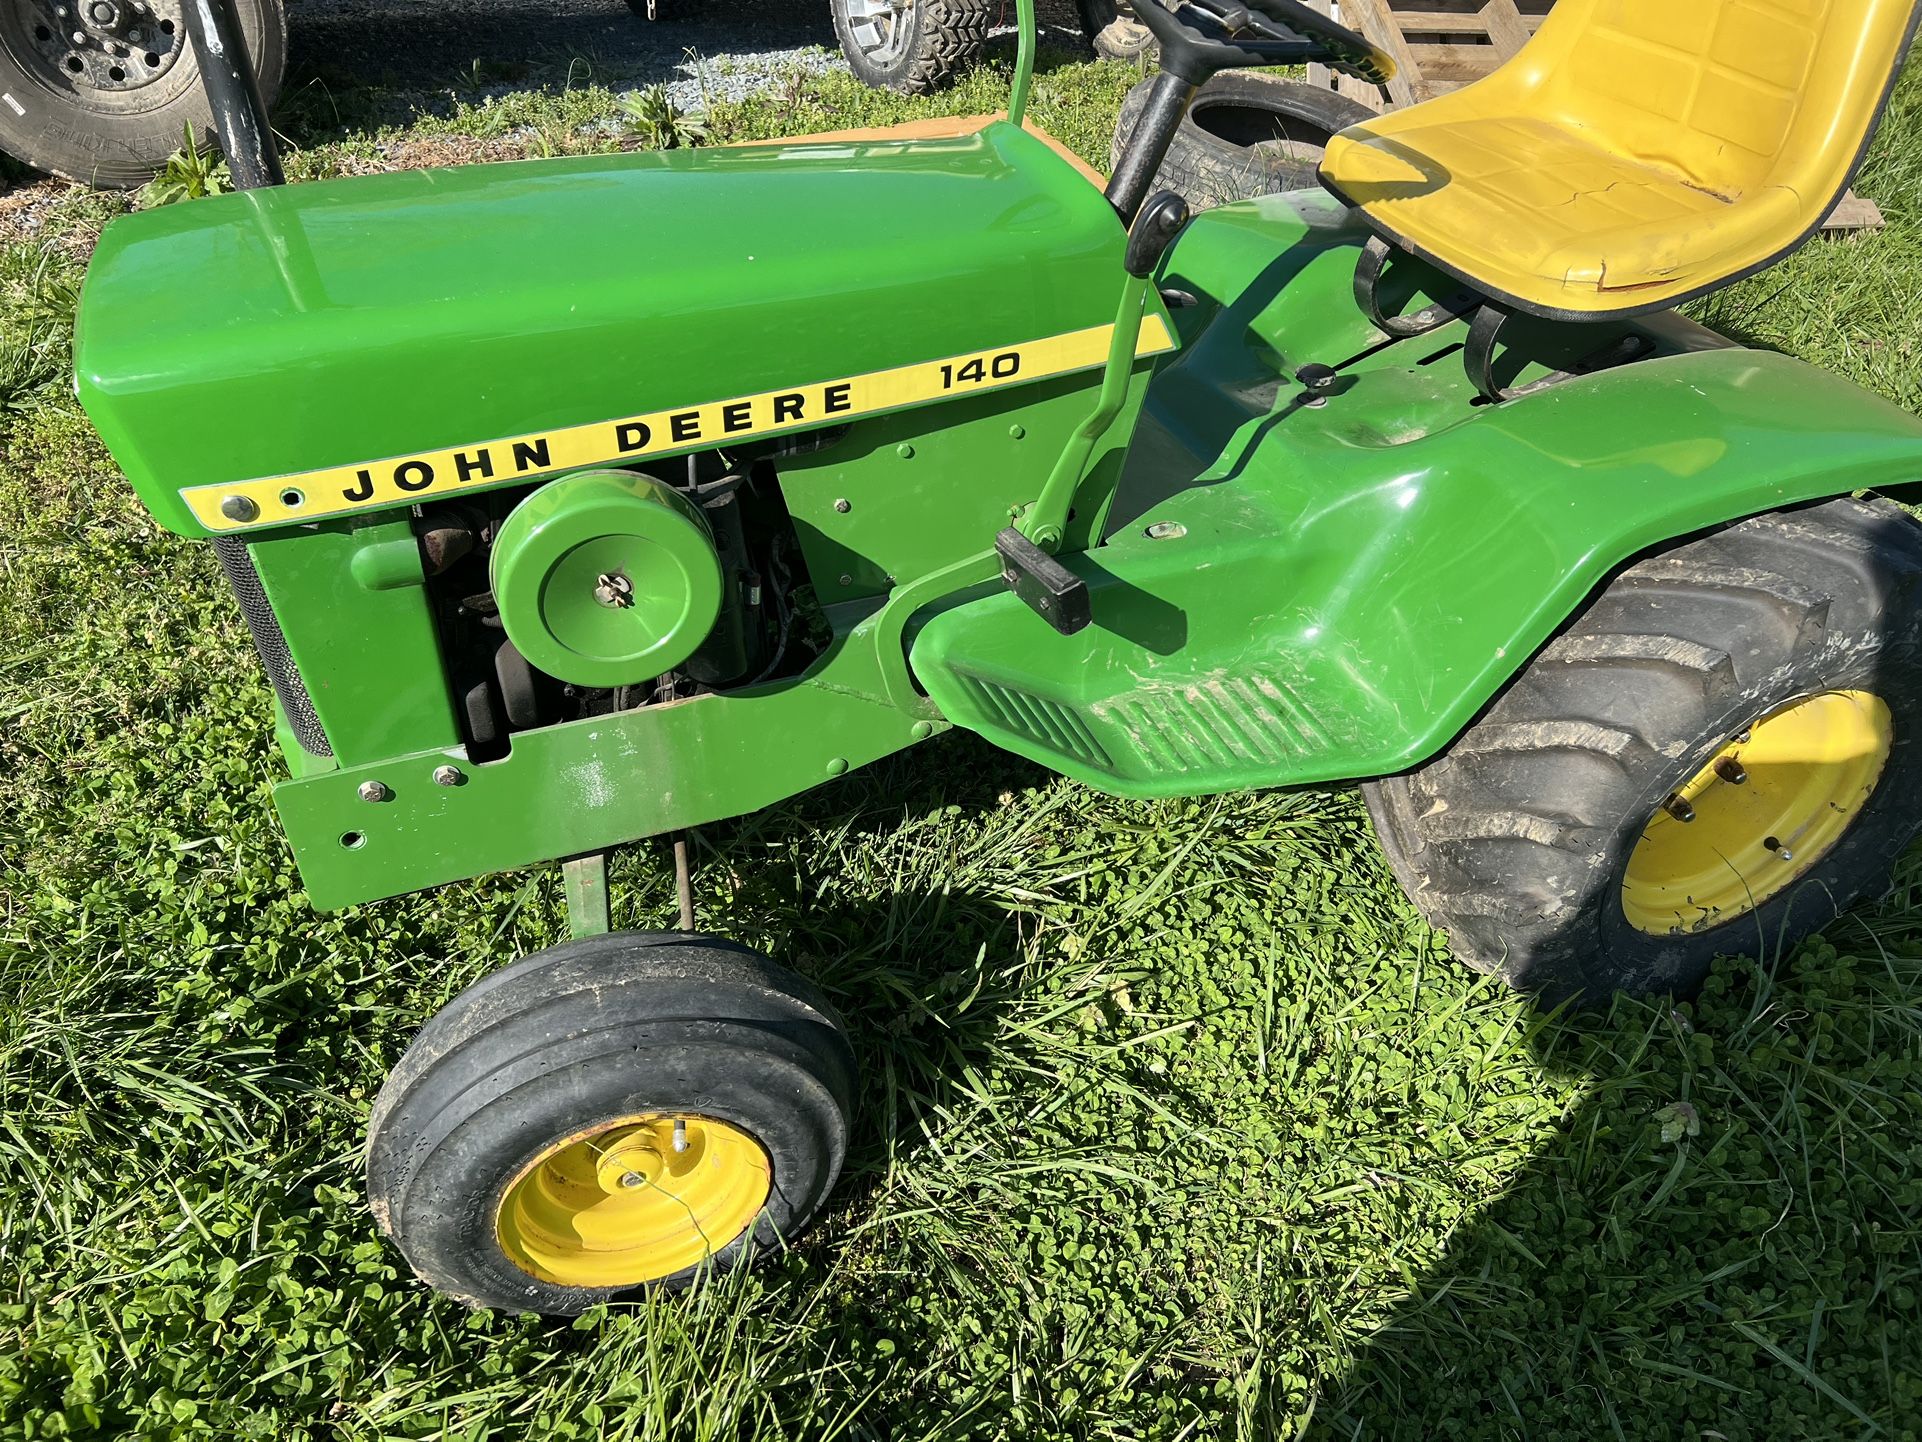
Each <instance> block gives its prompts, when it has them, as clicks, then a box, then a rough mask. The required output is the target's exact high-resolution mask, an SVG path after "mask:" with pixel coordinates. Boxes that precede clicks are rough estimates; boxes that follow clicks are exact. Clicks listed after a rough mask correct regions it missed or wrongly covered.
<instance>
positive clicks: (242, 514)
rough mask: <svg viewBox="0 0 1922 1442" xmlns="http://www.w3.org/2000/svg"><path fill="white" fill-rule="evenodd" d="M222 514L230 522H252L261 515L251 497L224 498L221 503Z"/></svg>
mask: <svg viewBox="0 0 1922 1442" xmlns="http://www.w3.org/2000/svg"><path fill="white" fill-rule="evenodd" d="M220 514H221V515H223V516H225V517H226V518H227V519H228V520H230V521H241V522H246V521H251V520H253V519H254V517H256V516H258V515H259V514H260V507H259V506H257V505H255V504H254V502H253V498H252V497H250V496H224V497H222V498H221V502H220Z"/></svg>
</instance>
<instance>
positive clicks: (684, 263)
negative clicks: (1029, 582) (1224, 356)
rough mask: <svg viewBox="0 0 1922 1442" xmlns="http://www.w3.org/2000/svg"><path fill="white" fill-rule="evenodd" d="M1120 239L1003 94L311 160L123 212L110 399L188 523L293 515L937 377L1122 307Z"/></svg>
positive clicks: (1073, 354) (593, 459)
mask: <svg viewBox="0 0 1922 1442" xmlns="http://www.w3.org/2000/svg"><path fill="white" fill-rule="evenodd" d="M1121 245H1122V228H1121V225H1120V223H1119V222H1118V221H1117V220H1116V218H1115V215H1114V212H1113V211H1112V210H1111V209H1110V208H1109V206H1108V204H1107V202H1106V201H1105V200H1103V198H1102V196H1101V194H1100V192H1099V191H1098V190H1097V189H1096V188H1095V187H1094V186H1093V185H1091V184H1090V183H1089V181H1088V180H1087V178H1086V177H1085V176H1084V175H1082V174H1080V173H1078V172H1077V171H1076V170H1075V169H1074V168H1073V167H1072V166H1071V165H1070V164H1069V163H1068V162H1066V161H1065V160H1063V159H1062V158H1061V157H1060V156H1058V155H1057V154H1055V153H1054V152H1053V151H1052V150H1051V149H1050V148H1049V147H1048V145H1047V144H1046V143H1045V142H1044V141H1042V140H1039V139H1037V138H1035V137H1034V136H1033V135H1031V134H1028V133H1026V132H1024V131H1022V130H1019V129H1017V128H1015V127H1013V126H1010V125H1008V124H1006V123H1005V122H995V123H990V124H987V125H986V126H984V127H983V128H981V129H979V130H978V131H976V132H974V133H972V134H964V135H960V136H954V137H950V138H945V139H932V140H888V139H879V140H869V141H860V142H841V141H815V142H803V143H796V144H788V145H779V146H767V147H760V146H757V147H744V148H737V149H715V150H695V151H677V152H668V153H665V154H641V155H618V156H597V157H591V158H581V159H567V160H547V161H527V162H521V163H515V164H495V165H478V166H466V167H461V168H457V169H449V170H421V171H409V172H402V173H397V174H390V175H379V176H367V177H360V178H355V179H351V180H338V181H325V182H320V183H315V184H307V185H292V186H286V187H282V188H278V189H272V190H259V191H251V192H246V193H242V194H234V195H224V196H219V197H216V198H213V199H207V200H198V201H194V202H191V203H189V204H184V205H176V206H168V207H166V208H164V209H159V210H154V211H148V212H144V213H141V214H137V215H130V216H126V217H124V218H122V219H119V220H116V221H115V222H114V223H113V224H112V225H110V226H108V227H107V231H106V234H105V235H104V236H103V237H102V239H101V243H100V247H99V250H98V251H97V253H96V254H95V257H94V260H93V264H92V268H91V270H90V271H89V273H88V278H87V286H86V292H85V295H84V297H83V301H82V305H81V313H80V322H79V328H78V333H77V339H76V364H77V369H78V373H79V388H80V396H81V400H82V401H83V402H84V404H85V405H86V408H87V411H88V413H89V414H90V415H91V416H92V417H93V420H94V422H95V424H96V425H97V426H98V427H99V429H100V433H101V435H102V436H103V437H104V438H105V439H106V442H107V444H108V446H109V447H110V448H111V449H112V451H113V454H114V456H115V458H116V459H117V460H118V461H119V462H120V464H121V466H122V468H123V469H124V470H125V471H126V473H127V475H128V477H129V478H130V479H131V480H132V482H133V484H134V486H135V488H136V489H137V490H138V491H139V492H140V495H141V498H142V499H143V500H144V501H145V502H146V503H147V505H148V507H149V508H150V509H151V510H152V511H153V514H154V515H155V516H156V517H157V518H158V519H159V520H160V521H161V522H162V524H164V525H166V526H168V527H169V528H171V529H173V530H176V531H179V532H181V533H182V534H186V535H205V534H207V533H208V532H209V531H222V530H231V529H247V528H258V527H264V526H270V525H274V524H286V523H288V522H299V521H304V520H309V519H312V518H314V517H317V516H321V515H329V514H341V513H343V512H344V511H349V510H353V509H357V508H359V507H360V506H363V505H364V506H368V507H369V508H373V507H379V506H383V505H385V506H391V505H394V504H404V503H407V502H409V501H411V500H415V499H421V498H423V497H424V496H425V495H439V494H443V493H445V492H446V491H447V490H449V489H450V488H454V489H478V488H482V487H486V486H492V485H502V484H508V483H511V482H513V481H515V480H523V479H526V478H528V477H530V476H534V475H538V474H543V473H546V472H550V471H553V470H557V469H562V468H565V467H567V466H570V465H586V464H595V463H599V462H604V461H609V460H619V459H633V458H643V457H645V456H648V455H652V454H656V453H661V452H666V451H676V450H688V449H691V448H694V447H696V446H707V445H714V444H727V443H728V442H730V441H733V442H739V441H741V440H744V439H747V438H750V437H753V436H757V435H765V434H772V433H776V432H783V431H787V432H792V431H798V430H807V429H812V428H816V427H820V426H826V425H834V424H838V423H840V422H842V421H845V420H847V419H851V418H852V415H854V414H859V413H862V412H871V411H876V410H885V409H896V408H899V407H900V406H903V405H911V404H919V403H922V402H924V401H927V400H932V399H938V398H939V387H938V385H927V386H924V385H921V384H919V379H925V378H926V377H928V376H934V377H938V376H939V375H940V371H941V368H940V365H939V362H941V361H942V360H944V359H953V358H956V357H965V356H968V355H970V354H972V353H979V352H984V351H992V350H994V349H996V348H998V347H1004V346H1017V345H1026V344H1028V343H1031V342H1034V341H1037V340H1044V339H1049V338H1054V337H1069V336H1073V335H1076V334H1077V333H1080V332H1087V331H1095V330H1097V328H1101V327H1104V326H1105V325H1106V324H1107V323H1108V322H1111V321H1112V319H1113V316H1114V306H1115V300H1116V296H1117V294H1118V292H1119V287H1120V283H1121V269H1120V250H1121ZM1105 351H1106V342H1105V339H1103V338H1101V337H1100V336H1081V337H1079V339H1077V340H1075V341H1072V342H1069V341H1063V342H1062V343H1061V344H1058V345H1056V346H1054V347H1052V348H1043V351H1041V352H1034V351H1030V352H1028V353H1027V354H1037V353H1040V354H1047V355H1052V356H1054V357H1056V358H1057V360H1058V362H1059V363H1057V364H1054V365H1053V366H1052V370H1051V371H1043V372H1041V373H1042V374H1046V373H1059V372H1060V371H1062V370H1067V369H1078V368H1080V366H1081V364H1082V363H1083V352H1085V353H1086V355H1085V363H1086V364H1087V365H1090V366H1092V365H1094V364H1096V363H1098V362H1099V361H1100V359H1101V358H1102V356H1103V355H1105ZM904 368H917V369H915V370H914V371H913V374H912V376H904V375H903V374H901V372H902V371H903V369H904ZM1033 368H1034V367H1030V366H1025V365H1024V367H1023V369H1024V374H1022V375H1021V376H1019V377H1018V378H1015V379H1017V380H1019V381H1025V380H1027V379H1030V378H1034V379H1038V378H1040V376H1039V375H1036V376H1033V377H1030V376H1029V375H1027V374H1025V371H1026V370H1027V369H1033ZM917 378H919V379H917ZM910 380H912V381H913V383H910ZM850 381H851V382H852V384H848V382H850ZM949 383H951V384H952V383H953V377H952V376H950V377H949ZM241 482H252V483H254V484H253V485H251V486H248V487H246V493H245V495H243V496H240V497H235V496H234V495H233V494H231V489H232V487H233V485H234V483H241ZM183 492H185V493H187V494H186V495H184V496H183V494H182V493H183ZM223 501H224V503H225V505H226V508H227V513H226V514H223V513H222V510H221V506H222V503H223Z"/></svg>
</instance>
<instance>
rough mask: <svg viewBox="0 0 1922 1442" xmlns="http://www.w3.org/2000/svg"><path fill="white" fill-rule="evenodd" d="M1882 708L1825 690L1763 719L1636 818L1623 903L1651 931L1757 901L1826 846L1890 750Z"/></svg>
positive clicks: (1870, 699)
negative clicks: (1637, 832) (1637, 834)
mask: <svg viewBox="0 0 1922 1442" xmlns="http://www.w3.org/2000/svg"><path fill="white" fill-rule="evenodd" d="M1892 744H1893V729H1892V725H1891V722H1890V717H1889V708H1888V706H1887V705H1886V704H1885V703H1884V702H1883V701H1882V699H1881V698H1880V697H1878V696H1875V695H1872V694H1871V693H1869V692H1867V691H1826V692H1823V693H1822V694H1821V695H1819V696H1809V697H1805V698H1803V699H1802V700H1800V701H1793V702H1790V703H1789V704H1788V705H1787V706H1783V707H1781V708H1779V709H1777V710H1775V711H1772V712H1770V713H1769V714H1768V715H1766V716H1763V717H1761V718H1760V719H1758V720H1757V721H1755V722H1754V723H1753V724H1751V725H1750V726H1749V727H1747V728H1746V729H1745V730H1743V731H1741V732H1739V733H1738V734H1737V735H1736V736H1735V737H1734V738H1733V739H1732V740H1730V741H1729V742H1728V743H1727V744H1726V745H1724V746H1723V747H1722V748H1721V749H1720V750H1719V751H1717V752H1716V753H1715V755H1713V756H1712V757H1710V758H1709V761H1708V764H1707V765H1705V766H1703V767H1702V769H1701V770H1699V771H1697V772H1696V773H1695V774H1694V775H1693V776H1691V777H1690V778H1689V779H1688V781H1687V783H1686V784H1685V785H1683V786H1682V787H1681V789H1680V790H1678V791H1676V792H1675V793H1674V794H1672V795H1671V796H1669V797H1667V798H1666V799H1665V800H1664V801H1663V803H1662V805H1661V806H1660V807H1658V808H1657V809H1656V811H1655V813H1654V815H1653V816H1651V817H1650V818H1649V819H1648V822H1647V823H1646V824H1645V825H1644V826H1643V828H1642V835H1641V839H1640V840H1639V841H1637V842H1636V844H1635V848H1634V850H1633V851H1631V852H1630V854H1629V859H1628V868H1627V870H1626V872H1625V873H1624V875H1623V878H1622V910H1623V912H1624V913H1625V914H1626V915H1627V917H1628V920H1629V922H1630V924H1631V925H1633V926H1634V927H1635V928H1636V929H1637V930H1639V931H1645V932H1649V933H1651V934H1654V935H1658V936H1660V935H1671V934H1676V933H1686V932H1695V931H1703V930H1706V929H1707V928H1709V927H1711V926H1716V925H1719V924H1720V923H1722V922H1726V921H1730V920H1733V919H1734V918H1736V917H1738V916H1742V915H1745V914H1746V913H1748V912H1750V911H1753V910H1754V909H1755V908H1756V907H1758V906H1761V905H1762V904H1763V903H1764V902H1766V901H1768V900H1769V898H1771V897H1773V896H1775V895H1776V894H1778V893H1779V892H1781V891H1782V890H1783V889H1785V888H1786V887H1788V886H1789V885H1790V884H1792V883H1793V882H1795V881H1796V880H1797V879H1799V878H1800V877H1802V876H1805V875H1806V874H1807V873H1808V872H1809V870H1810V868H1812V867H1813V866H1814V865H1815V864H1816V863H1817V862H1819V861H1820V860H1821V859H1822V858H1823V857H1824V856H1826V855H1827V854H1828V853H1829V851H1830V850H1831V849H1833V848H1834V846H1835V844H1836V843H1837V842H1838V841H1840V840H1841V839H1842V836H1843V834H1844V833H1845V832H1846V831H1847V830H1848V828H1849V826H1850V825H1851V824H1852V823H1853V821H1854V820H1855V817H1856V815H1857V814H1858V813H1859V812H1860V811H1861V809H1862V806H1863V804H1864V803H1865V802H1867V800H1868V799H1869V797H1870V795H1871V794H1873V792H1874V791H1875V786H1876V783H1877V782H1878V781H1879V780H1880V779H1881V776H1882V768H1883V767H1884V766H1885V765H1886V764H1887V762H1888V759H1889V750H1890V747H1891V745H1892Z"/></svg>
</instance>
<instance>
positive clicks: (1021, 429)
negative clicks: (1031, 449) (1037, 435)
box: [1008, 421, 1028, 441]
mask: <svg viewBox="0 0 1922 1442" xmlns="http://www.w3.org/2000/svg"><path fill="white" fill-rule="evenodd" d="M1027 434H1028V428H1027V427H1026V426H1024V425H1022V424H1021V423H1020V422H1019V421H1017V422H1015V424H1013V425H1011V426H1009V427H1008V435H1009V436H1010V438H1012V439H1014V440H1017V441H1018V440H1020V439H1022V438H1023V437H1024V436H1026V435H1027Z"/></svg>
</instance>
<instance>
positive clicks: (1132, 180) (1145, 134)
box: [1107, 70, 1200, 225]
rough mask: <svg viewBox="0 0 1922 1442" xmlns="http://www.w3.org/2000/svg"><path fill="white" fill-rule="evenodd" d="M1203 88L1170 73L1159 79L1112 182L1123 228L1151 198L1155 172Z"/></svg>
mask: <svg viewBox="0 0 1922 1442" xmlns="http://www.w3.org/2000/svg"><path fill="white" fill-rule="evenodd" d="M1199 88H1200V87H1199V86H1196V85H1194V84H1191V83H1190V82H1189V81H1186V80H1183V79H1182V78H1181V77H1180V76H1179V75H1176V74H1175V73H1174V72H1173V71H1170V70H1163V71H1162V72H1161V73H1160V74H1158V75H1156V76H1155V81H1154V85H1153V86H1152V87H1151V88H1150V89H1149V91H1148V103H1147V104H1146V105H1145V106H1143V107H1142V110H1141V118H1140V119H1139V120H1137V121H1135V128H1134V133H1133V134H1132V135H1130V136H1129V137H1128V144H1127V145H1126V147H1125V148H1123V150H1122V152H1121V160H1120V163H1119V164H1117V165H1116V166H1115V168H1114V174H1113V175H1112V176H1110V177H1109V180H1108V191H1107V195H1108V204H1110V205H1112V206H1113V207H1114V208H1115V210H1116V212H1117V213H1119V215H1120V216H1121V223H1122V224H1123V225H1132V224H1133V223H1134V218H1135V212H1136V211H1137V210H1140V209H1141V202H1142V201H1144V200H1146V199H1147V198H1148V190H1149V187H1150V186H1152V185H1153V184H1154V183H1155V172H1156V171H1158V170H1160V169H1161V160H1162V157H1163V156H1165V155H1166V154H1167V153H1168V147H1169V145H1171V144H1172V143H1173V142H1174V138H1175V131H1176V129H1177V128H1178V127H1179V126H1180V124H1181V117H1182V116H1184V115H1186V114H1187V113H1188V102H1189V101H1191V100H1193V99H1194V98H1195V91H1196V90H1197V89H1199Z"/></svg>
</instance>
